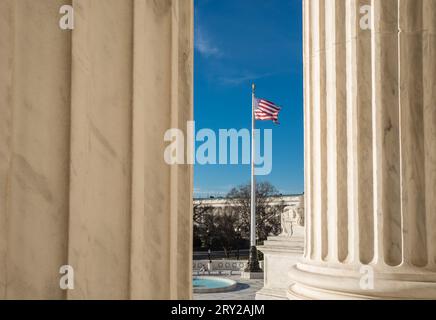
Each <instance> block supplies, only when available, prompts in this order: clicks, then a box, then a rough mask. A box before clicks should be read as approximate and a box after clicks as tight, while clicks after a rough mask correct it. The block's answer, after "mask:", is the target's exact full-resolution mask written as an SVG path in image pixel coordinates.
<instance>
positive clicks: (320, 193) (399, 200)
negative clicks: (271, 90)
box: [289, 0, 436, 299]
mask: <svg viewBox="0 0 436 320" xmlns="http://www.w3.org/2000/svg"><path fill="white" fill-rule="evenodd" d="M368 6H371V11H372V19H371V21H372V22H371V25H370V28H368V29H367V28H365V23H362V19H364V18H365V17H364V15H365V13H366V9H367V8H368ZM435 53H436V1H435V0H418V1H417V0H372V1H370V0H350V1H343V0H313V1H312V0H305V1H304V64H305V81H304V83H305V135H306V137H305V144H306V151H305V152H306V153H305V163H306V173H305V177H306V197H305V199H306V205H305V207H306V216H307V225H306V251H305V256H304V259H303V260H302V261H301V262H300V263H299V264H297V266H296V267H294V268H293V269H292V270H291V272H290V276H291V278H292V279H293V280H294V281H295V282H296V284H295V285H293V286H292V287H291V288H290V289H289V297H290V298H308V299H317V298H321V299H322V298H436V265H435V262H436V251H435V249H434V248H435V245H434V243H435V240H436V238H435V237H436V210H435V203H436V196H435V195H436V142H435V141H436V136H435V134H436V94H435V90H436V76H435V74H436V69H435V68H436V55H435ZM362 267H364V268H362ZM368 271H370V274H368V273H367V272H368ZM371 272H373V275H374V277H373V280H374V281H373V286H372V279H369V286H366V285H362V277H364V276H369V278H371V276H372V273H371Z"/></svg>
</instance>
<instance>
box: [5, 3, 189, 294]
mask: <svg viewBox="0 0 436 320" xmlns="http://www.w3.org/2000/svg"><path fill="white" fill-rule="evenodd" d="M65 4H70V5H72V6H73V7H74V30H62V29H61V28H60V27H59V20H60V18H61V16H62V14H60V13H59V9H60V7H61V6H62V5H65ZM0 30H2V31H1V33H0V70H2V71H1V72H0V298H1V299H23V298H24V299H176V298H177V299H189V298H191V295H192V293H191V292H192V287H191V270H192V266H191V265H192V264H191V259H192V245H191V242H192V240H191V238H192V222H191V216H192V214H191V212H192V210H191V206H192V204H191V202H192V192H191V189H192V168H191V166H188V165H178V166H169V165H167V164H166V163H165V162H164V149H165V147H166V145H167V143H166V142H165V141H164V133H165V131H166V130H167V129H169V128H180V129H181V130H183V131H186V121H188V120H192V118H193V113H192V110H193V108H192V105H193V99H192V92H193V81H192V77H193V3H192V1H190V0H166V1H152V0H123V1H119V0H96V1H89V0H72V1H71V0H70V1H67V0H44V1H34V0H20V1H15V0H4V1H1V2H0ZM62 265H70V266H71V267H73V268H74V289H73V290H62V289H61V288H60V286H59V280H60V277H61V276H62V275H61V274H59V268H60V267H61V266H62Z"/></svg>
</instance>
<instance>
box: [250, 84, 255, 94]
mask: <svg viewBox="0 0 436 320" xmlns="http://www.w3.org/2000/svg"><path fill="white" fill-rule="evenodd" d="M251 87H252V88H253V92H254V90H256V84H255V83H253V84H252V85H251Z"/></svg>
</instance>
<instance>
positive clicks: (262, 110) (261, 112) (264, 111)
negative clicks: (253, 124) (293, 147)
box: [254, 98, 282, 124]
mask: <svg viewBox="0 0 436 320" xmlns="http://www.w3.org/2000/svg"><path fill="white" fill-rule="evenodd" d="M281 109H282V108H280V107H279V106H277V105H276V104H274V103H273V102H271V101H268V100H265V99H257V98H256V99H255V100H254V116H255V119H256V120H272V121H274V123H275V124H279V112H280V110H281Z"/></svg>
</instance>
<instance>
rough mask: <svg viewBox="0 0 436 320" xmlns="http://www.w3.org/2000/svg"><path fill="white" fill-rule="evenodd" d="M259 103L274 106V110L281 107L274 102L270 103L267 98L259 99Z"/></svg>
mask: <svg viewBox="0 0 436 320" xmlns="http://www.w3.org/2000/svg"><path fill="white" fill-rule="evenodd" d="M259 104H264V105H267V106H269V107H271V108H274V109H276V110H280V109H281V108H280V107H279V106H277V105H275V104H274V103H272V102H270V101H268V100H264V99H260V101H259Z"/></svg>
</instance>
